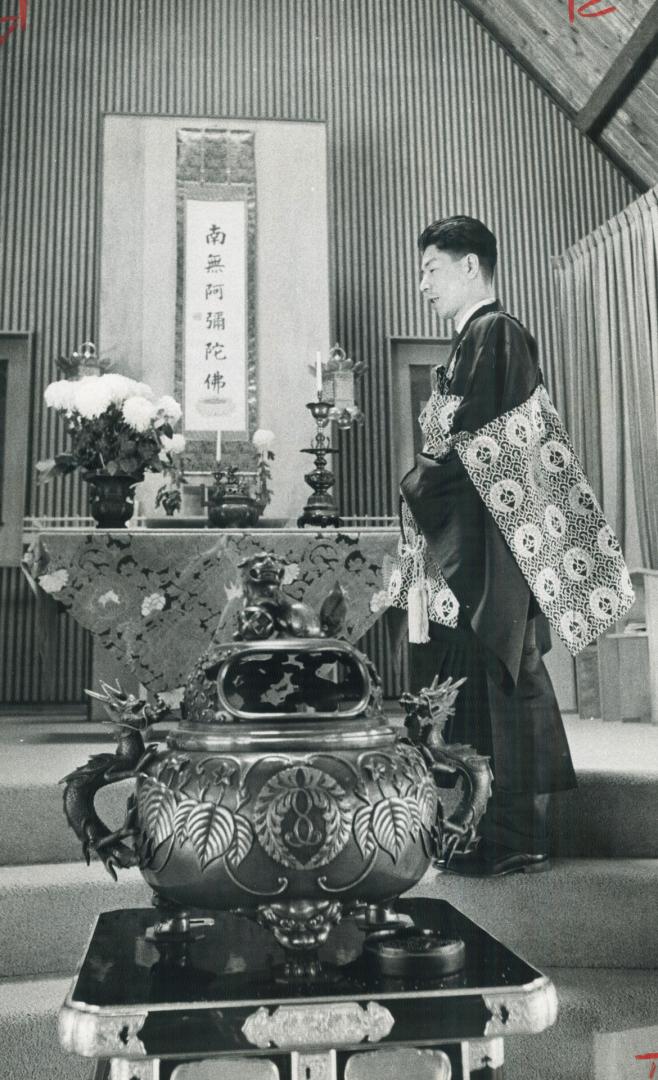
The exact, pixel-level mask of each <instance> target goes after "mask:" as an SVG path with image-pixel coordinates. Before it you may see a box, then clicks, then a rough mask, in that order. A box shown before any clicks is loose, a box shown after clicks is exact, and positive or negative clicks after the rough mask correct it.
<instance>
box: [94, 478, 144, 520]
mask: <svg viewBox="0 0 658 1080" xmlns="http://www.w3.org/2000/svg"><path fill="white" fill-rule="evenodd" d="M84 479H85V480H86V481H87V483H88V484H89V509H90V512H91V516H92V517H93V518H94V520H95V522H96V528H98V529H125V527H126V522H128V521H130V519H131V517H132V516H133V511H134V509H135V485H136V484H138V483H139V477H137V476H122V475H117V476H109V475H108V474H107V473H86V474H85V476H84Z"/></svg>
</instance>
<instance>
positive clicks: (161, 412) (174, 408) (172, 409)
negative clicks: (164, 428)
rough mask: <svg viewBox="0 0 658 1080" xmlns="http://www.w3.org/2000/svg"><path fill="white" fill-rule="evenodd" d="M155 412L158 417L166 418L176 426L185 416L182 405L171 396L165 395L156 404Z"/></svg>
mask: <svg viewBox="0 0 658 1080" xmlns="http://www.w3.org/2000/svg"><path fill="white" fill-rule="evenodd" d="M155 410H156V413H157V414H158V416H164V418H165V419H166V420H169V422H170V423H171V424H175V423H176V422H177V421H178V420H180V418H181V416H182V415H183V410H182V409H181V407H180V405H179V404H178V402H177V401H175V400H174V398H172V397H170V396H169V394H165V395H164V397H161V398H158V400H157V401H156V403H155Z"/></svg>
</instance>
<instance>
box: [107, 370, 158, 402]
mask: <svg viewBox="0 0 658 1080" xmlns="http://www.w3.org/2000/svg"><path fill="white" fill-rule="evenodd" d="M99 381H100V382H101V383H102V390H103V394H104V395H105V397H106V398H107V399H108V400H109V401H111V402H112V403H113V404H114V405H121V403H122V402H124V401H125V400H126V398H129V397H133V396H134V395H136V394H139V395H141V396H142V397H148V396H149V395H148V394H145V393H144V390H148V389H149V388H148V387H147V386H146V385H145V383H138V382H135V380H134V379H129V378H128V376H127V375H117V374H114V373H111V374H109V375H101V376H100V378H99Z"/></svg>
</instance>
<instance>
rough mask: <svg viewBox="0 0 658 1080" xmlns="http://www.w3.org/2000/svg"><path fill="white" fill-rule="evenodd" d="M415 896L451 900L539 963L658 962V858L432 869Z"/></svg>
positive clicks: (646, 965)
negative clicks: (513, 870) (499, 874)
mask: <svg viewBox="0 0 658 1080" xmlns="http://www.w3.org/2000/svg"><path fill="white" fill-rule="evenodd" d="M408 895H409V896H427V897H432V898H436V899H442V900H448V901H449V902H450V903H451V904H454V906H455V907H456V908H458V909H459V910H460V911H463V912H464V914H465V915H468V916H469V917H470V918H471V919H473V920H474V921H475V922H476V923H479V924H480V925H481V926H483V927H484V928H485V929H486V930H488V931H489V932H490V933H491V934H493V935H494V937H497V938H500V940H501V941H504V942H505V944H506V945H507V946H509V948H510V949H513V950H514V951H515V952H519V953H520V954H521V955H522V956H524V957H525V958H526V959H527V960H528V961H529V962H530V963H531V964H534V965H536V966H537V967H539V968H543V967H549V966H554V967H556V966H557V967H573V968H594V967H602V968H614V967H620V968H652V967H658V934H656V896H657V895H658V860H655V859H624V860H621V859H561V860H555V861H554V862H553V867H552V869H551V870H549V871H547V872H545V873H541V874H511V875H509V876H508V877H503V878H494V879H489V880H487V879H482V878H479V879H478V878H464V877H458V876H456V875H454V874H445V873H440V872H439V871H437V870H433V869H432V870H429V871H428V873H427V874H426V875H425V877H424V878H423V879H422V881H420V882H419V883H418V885H416V886H415V888H414V889H412V890H411V891H410V892H409V893H408Z"/></svg>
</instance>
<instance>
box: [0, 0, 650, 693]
mask: <svg viewBox="0 0 658 1080" xmlns="http://www.w3.org/2000/svg"><path fill="white" fill-rule="evenodd" d="M0 6H1V5H0ZM2 12H3V13H4V6H2ZM0 108H1V109H2V124H1V129H0V139H1V142H0V243H2V244H3V253H2V272H3V280H2V288H1V289H0V308H1V314H0V328H2V329H5V330H11V329H24V330H34V331H35V332H36V352H37V357H38V361H37V372H36V385H35V388H34V393H35V395H36V398H37V400H39V401H40V400H41V396H42V392H43V388H44V385H45V384H46V383H47V382H48V381H49V380H50V378H51V377H52V375H53V363H52V358H53V357H54V356H56V355H58V354H59V353H60V352H67V351H69V350H70V349H72V348H73V347H74V346H76V345H78V344H79V343H80V342H81V341H83V340H85V339H89V338H91V339H95V338H96V310H97V301H98V294H97V290H98V250H97V245H98V235H99V222H100V215H99V195H100V192H99V175H100V152H101V145H100V136H101V129H102V115H103V113H106V112H110V113H112V112H123V113H131V114H137V115H139V114H144V113H155V114H169V115H180V116H190V117H193V116H195V115H201V116H217V117H228V116H230V117H241V116H243V117H259V118H263V119H286V120H290V119H292V120H294V119H299V120H325V121H326V123H327V128H328V147H329V170H330V174H329V190H330V200H331V205H330V230H331V271H330V273H331V289H332V299H333V336H334V337H335V338H337V339H338V340H340V341H341V342H342V343H343V344H344V345H345V346H346V348H347V349H348V351H349V352H350V354H352V355H354V356H356V357H360V358H362V359H364V360H366V361H367V362H368V364H369V370H368V373H367V375H366V378H365V380H364V383H363V390H362V395H363V405H364V410H365V412H366V416H367V423H366V426H365V428H363V429H360V430H357V431H353V432H350V433H349V434H348V435H346V436H341V439H342V445H343V450H344V453H343V454H342V458H341V473H340V478H339V485H338V486H339V494H340V499H341V505H342V508H343V510H344V512H345V513H371V514H372V513H382V512H390V510H391V507H392V492H393V490H394V478H393V477H392V476H391V468H390V453H389V439H388V431H389V415H390V414H389V410H390V408H391V405H392V403H391V400H390V393H389V387H390V377H389V376H390V373H389V371H388V370H387V359H386V358H387V352H386V347H385V343H386V339H387V337H388V336H404V335H420V336H425V335H427V336H429V335H433V334H435V333H439V334H445V333H446V332H447V330H448V328H447V327H445V326H440V325H439V326H437V325H436V324H435V323H433V320H432V319H431V318H430V316H429V314H428V312H427V311H425V310H424V309H423V307H422V304H421V302H420V299H419V295H418V291H417V265H416V252H415V246H414V245H415V237H416V235H417V233H418V231H419V229H420V228H421V227H422V226H423V225H424V224H426V223H427V221H428V220H430V219H433V218H436V217H439V216H442V215H444V214H448V213H453V212H465V213H472V214H475V215H477V216H481V217H483V218H484V220H486V221H487V223H488V224H489V225H490V226H491V227H492V228H493V229H494V231H495V232H496V233H497V235H498V238H499V243H500V250H501V270H500V276H499V290H500V294H501V296H502V298H503V299H504V301H505V302H506V303H507V305H508V306H509V308H510V309H511V310H512V311H513V312H514V313H515V314H517V315H518V316H519V317H521V318H522V319H524V320H526V321H527V323H528V324H529V326H530V327H531V328H532V330H533V331H534V332H535V333H536V335H537V336H538V338H539V341H540V346H541V350H542V354H543V356H544V362H545V368H546V371H547V373H548V375H549V380H552V381H553V382H554V384H555V386H556V390H557V391H558V396H559V387H560V380H559V378H558V377H557V376H558V375H559V368H560V364H561V363H562V362H563V358H561V357H560V356H558V355H557V354H556V352H555V348H556V344H557V340H558V337H557V333H556V327H555V315H554V307H555V298H554V293H553V284H552V278H551V274H550V271H549V256H550V255H551V254H555V253H558V252H561V251H563V250H564V249H565V248H566V247H568V246H569V245H570V244H572V243H573V242H574V241H575V240H576V239H577V238H578V237H580V236H582V235H584V234H585V233H587V232H589V231H591V230H592V229H593V228H595V227H596V226H597V225H599V224H601V223H602V222H603V221H604V220H606V219H607V218H608V217H610V216H612V215H613V214H615V213H617V212H618V211H619V210H620V209H621V208H622V207H623V206H625V205H626V204H627V203H628V202H629V201H631V199H632V198H633V197H634V195H635V192H634V191H633V189H632V188H631V187H630V186H629V184H628V183H626V181H625V180H624V179H623V178H622V177H621V175H620V174H619V173H618V172H617V171H616V170H615V168H614V167H613V166H612V165H610V163H609V162H608V161H607V160H606V159H605V158H604V157H603V156H602V155H601V154H600V153H599V152H598V151H597V150H595V149H594V148H593V146H592V145H591V144H590V143H588V142H587V141H586V140H585V139H584V138H583V137H582V136H580V135H579V134H578V132H577V131H576V130H575V129H574V128H573V126H572V125H571V124H570V123H569V122H568V121H567V120H566V118H565V117H564V116H563V115H562V114H561V113H560V112H559V111H558V110H557V108H555V107H554V106H553V105H552V104H551V103H550V102H549V100H548V99H547V98H546V97H545V95H544V94H543V93H542V91H540V90H539V89H538V88H537V87H536V86H535V85H534V84H533V83H532V82H531V80H530V79H529V78H528V77H527V76H526V75H525V74H524V73H523V71H521V69H520V68H519V67H517V66H516V65H515V64H514V62H513V61H512V60H511V59H510V58H509V57H508V56H507V54H506V53H504V52H503V51H502V50H501V49H500V48H499V47H498V46H497V45H496V44H495V43H494V41H493V40H492V39H491V38H490V37H489V36H488V35H487V33H486V32H485V31H484V30H482V29H481V28H480V27H479V25H478V24H477V23H476V22H475V21H474V20H473V19H472V18H471V17H470V16H469V15H467V14H466V12H465V11H464V10H463V9H462V8H461V7H460V6H459V4H458V3H457V0H185V2H181V0H102V2H90V0H38V3H37V2H35V3H34V4H31V5H30V9H29V23H28V27H27V29H26V30H25V32H23V33H15V34H14V35H13V36H12V37H11V38H10V39H9V40H8V42H7V43H6V44H5V45H3V46H0ZM100 344H101V346H102V342H101V343H100ZM36 424H37V430H36V432H35V452H36V454H37V455H38V456H40V457H43V456H47V455H48V454H51V453H52V452H53V451H54V450H55V449H56V448H59V445H58V444H57V442H56V432H55V429H54V426H53V423H52V419H51V417H50V416H49V415H48V414H47V413H46V412H45V411H44V410H38V411H37V419H36ZM30 500H31V502H30V509H31V511H32V513H35V514H39V513H44V514H46V513H47V514H55V515H62V514H69V513H74V512H77V511H78V508H79V506H80V491H79V488H78V486H77V484H76V481H75V480H73V481H67V482H66V483H58V484H56V485H54V486H50V487H48V488H44V489H39V490H37V488H36V486H34V485H33V486H32V489H31V493H30ZM18 608H21V612H22V613H21V616H20V619H17V617H16V611H17V610H18ZM35 620H36V613H35V611H34V609H33V607H32V603H31V601H30V599H29V596H28V594H27V593H26V592H25V590H24V589H23V587H22V585H21V583H20V581H19V578H18V575H17V572H16V571H7V570H5V571H0V641H1V642H2V643H3V645H2V649H0V660H1V661H2V662H3V671H2V673H0V700H5V701H12V700H18V699H19V698H21V699H22V700H40V699H47V697H44V695H45V694H46V692H45V690H44V688H43V681H44V680H41V683H42V685H41V687H39V683H38V681H32V682H30V679H29V678H28V677H27V675H26V677H25V679H23V677H22V676H21V678H17V677H16V674H15V671H10V670H8V664H7V656H8V655H9V654H11V655H15V656H21V657H23V660H22V663H23V665H24V666H25V667H26V670H27V669H29V668H30V667H31V668H32V669H33V670H35V671H36V669H37V666H38V665H37V662H36V659H35V658H34V644H33V643H34V628H35ZM59 636H60V637H61V640H62V642H64V643H65V645H66V648H65V649H64V648H63V647H62V648H61V649H60V652H61V654H62V657H64V655H66V662H65V667H66V674H65V676H64V675H62V676H61V677H58V680H56V682H57V686H56V688H55V693H56V695H57V696H56V698H55V700H66V696H67V695H73V697H76V696H78V695H79V692H80V688H81V686H82V684H83V682H84V675H83V674H81V673H82V672H83V671H84V664H85V659H84V658H85V655H86V653H85V648H86V646H85V644H84V640H83V637H82V635H81V634H80V633H79V632H78V631H76V630H70V629H69V630H66V631H64V629H63V628H62V627H60V632H59ZM10 639H11V642H12V644H11V650H10V649H9V647H8V645H7V642H8V641H9V640H10ZM58 641H59V637H58ZM371 644H372V648H373V650H374V653H373V655H374V658H375V660H376V661H377V660H378V659H379V661H380V662H383V659H384V658H383V654H382V652H381V645H380V642H379V636H378V635H375V636H374V639H373V641H372V643H371ZM58 647H59V646H58ZM12 650H13V651H12ZM9 666H10V665H9ZM46 681H47V680H46Z"/></svg>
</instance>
